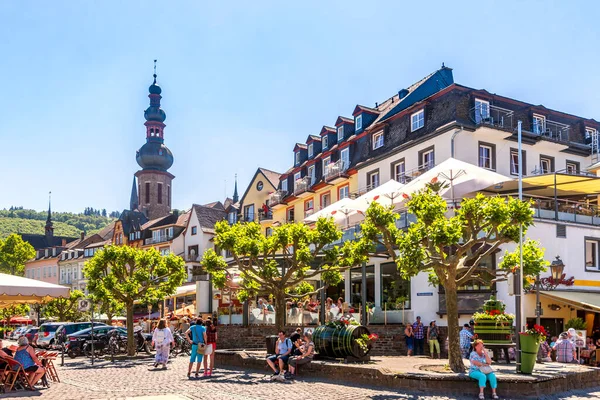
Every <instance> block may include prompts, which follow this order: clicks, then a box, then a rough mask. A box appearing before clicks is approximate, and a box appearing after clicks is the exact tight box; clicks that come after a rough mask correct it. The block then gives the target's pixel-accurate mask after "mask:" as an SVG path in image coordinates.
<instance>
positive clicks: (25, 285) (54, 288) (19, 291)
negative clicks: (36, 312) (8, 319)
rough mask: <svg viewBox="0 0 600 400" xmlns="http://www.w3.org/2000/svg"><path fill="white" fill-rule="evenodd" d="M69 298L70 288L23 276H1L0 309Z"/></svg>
mask: <svg viewBox="0 0 600 400" xmlns="http://www.w3.org/2000/svg"><path fill="white" fill-rule="evenodd" d="M56 297H69V288H68V287H65V286H60V285H55V284H53V283H48V282H42V281H38V280H35V279H28V278H23V277H22V276H15V275H8V274H0V307H2V306H6V305H10V304H14V303H41V302H44V301H48V300H51V299H53V298H56Z"/></svg>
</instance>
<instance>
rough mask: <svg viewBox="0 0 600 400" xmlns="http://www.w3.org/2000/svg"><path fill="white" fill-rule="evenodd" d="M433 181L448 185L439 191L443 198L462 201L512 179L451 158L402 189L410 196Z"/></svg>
mask: <svg viewBox="0 0 600 400" xmlns="http://www.w3.org/2000/svg"><path fill="white" fill-rule="evenodd" d="M433 180H437V181H438V182H440V183H446V184H445V185H444V187H443V188H442V189H441V190H440V191H439V194H440V195H441V196H442V197H444V198H446V199H450V200H456V199H461V198H463V197H465V195H468V194H470V193H474V192H477V191H479V190H481V189H484V188H487V187H488V186H491V185H495V184H497V183H499V182H506V181H508V180H512V179H511V178H508V177H506V176H504V175H500V174H498V173H496V172H494V171H490V170H488V169H485V168H481V167H478V166H476V165H473V164H469V163H467V162H464V161H460V160H457V159H455V158H449V159H447V160H446V161H444V162H442V163H441V164H439V165H437V166H435V167H433V168H432V169H430V170H429V171H427V172H425V173H423V174H422V175H420V176H419V177H417V178H416V179H414V180H412V181H410V182H409V183H407V184H406V185H405V186H404V187H403V188H402V191H403V192H404V193H405V194H408V195H410V194H412V193H414V192H417V191H419V190H422V189H424V188H425V187H426V185H427V184H428V183H430V182H432V181H433ZM402 200H403V198H400V200H399V201H402Z"/></svg>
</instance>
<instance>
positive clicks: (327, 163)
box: [323, 156, 331, 176]
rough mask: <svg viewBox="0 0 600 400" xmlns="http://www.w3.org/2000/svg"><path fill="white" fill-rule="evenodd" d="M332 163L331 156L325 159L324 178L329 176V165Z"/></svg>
mask: <svg viewBox="0 0 600 400" xmlns="http://www.w3.org/2000/svg"><path fill="white" fill-rule="evenodd" d="M330 163H331V156H327V157H325V158H324V159H323V176H327V175H329V164H330Z"/></svg>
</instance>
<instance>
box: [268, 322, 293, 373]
mask: <svg viewBox="0 0 600 400" xmlns="http://www.w3.org/2000/svg"><path fill="white" fill-rule="evenodd" d="M278 336H279V339H277V344H276V345H275V354H274V355H272V356H269V357H267V364H269V367H271V369H272V370H273V372H274V374H273V378H272V379H275V378H278V375H281V379H283V373H284V371H283V369H284V367H285V364H287V362H288V359H289V358H290V354H291V352H292V348H293V346H292V341H291V340H290V338H286V337H285V332H284V331H279V333H278ZM276 361H277V363H278V364H279V370H278V369H277V366H275V362H276Z"/></svg>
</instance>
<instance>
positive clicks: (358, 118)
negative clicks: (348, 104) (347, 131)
mask: <svg viewBox="0 0 600 400" xmlns="http://www.w3.org/2000/svg"><path fill="white" fill-rule="evenodd" d="M354 125H355V128H354V129H355V130H357V131H358V130H360V129H362V114H358V115H357V116H356V117H355V118H354Z"/></svg>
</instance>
